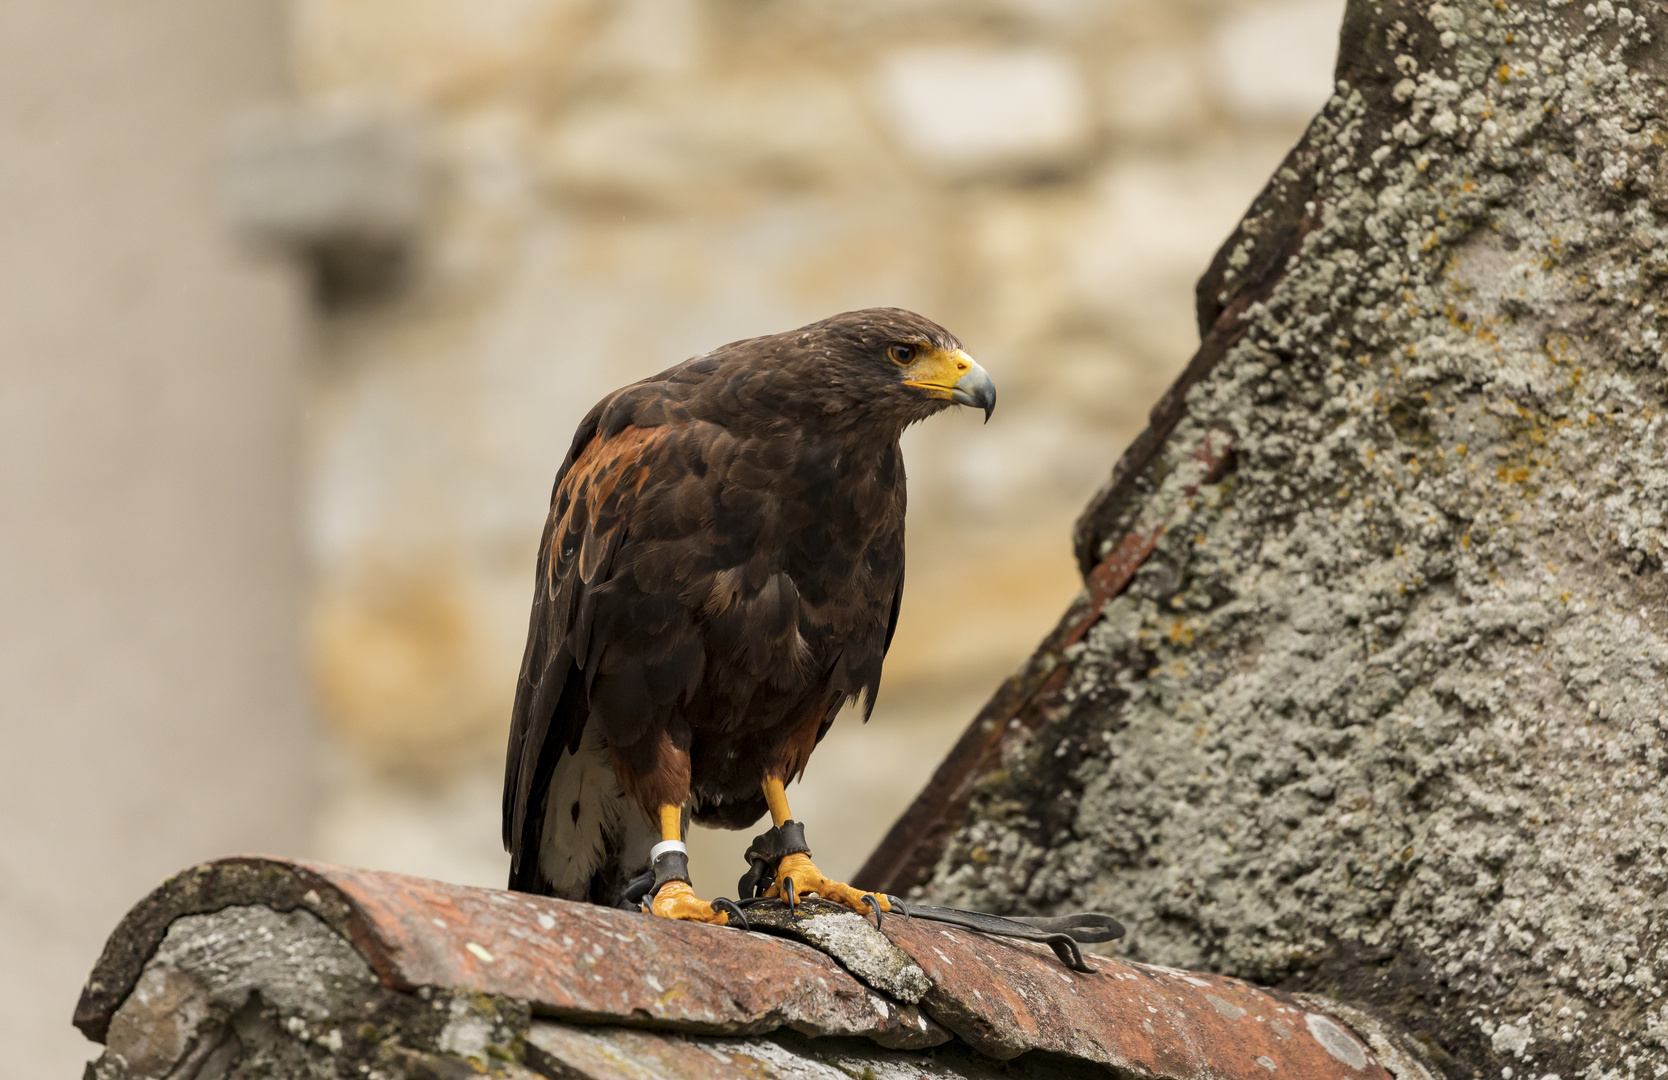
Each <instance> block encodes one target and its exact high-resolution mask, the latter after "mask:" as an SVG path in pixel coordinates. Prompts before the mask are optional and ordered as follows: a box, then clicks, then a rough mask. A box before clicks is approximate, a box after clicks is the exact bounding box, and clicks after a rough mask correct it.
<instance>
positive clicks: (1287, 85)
mask: <svg viewBox="0 0 1668 1080" xmlns="http://www.w3.org/2000/svg"><path fill="white" fill-rule="evenodd" d="M1341 10H1342V5H1341V3H1339V2H1337V0H1293V2H1280V0H1271V2H1267V3H1251V2H1241V3H1232V2H1226V0H1187V2H1176V0H1123V2H1118V0H957V2H938V0H909V2H898V0H886V2H880V0H853V2H843V3H838V4H830V3H818V2H811V0H780V2H772V3H759V2H756V0H620V2H612V3H599V2H586V0H517V2H509V0H501V2H497V3H491V4H486V3H478V2H465V0H452V2H445V0H423V2H412V0H380V2H367V0H354V2H347V0H296V2H295V3H294V4H292V6H291V11H292V19H293V36H294V56H295V71H296V77H297V80H298V83H299V85H300V89H301V93H302V95H303V97H304V99H305V100H306V101H307V102H308V103H309V105H310V107H311V108H312V109H313V110H314V111H315V113H316V114H317V115H320V116H326V115H328V116H335V117H337V118H340V117H343V116H348V117H360V118H369V119H366V120H365V122H367V123H376V122H387V123H393V122H395V120H394V119H391V118H395V117H398V118H399V119H398V122H399V123H401V124H407V123H413V122H414V123H415V124H416V125H417V127H418V128H419V129H420V130H421V131H422V132H423V138H424V139H425V141H426V145H427V151H426V154H427V157H426V159H425V160H426V161H427V162H428V165H427V166H426V168H427V170H428V173H427V175H428V178H429V183H430V187H429V190H430V191H431V196H430V201H429V202H428V203H427V205H426V209H425V210H424V214H423V216H422V219H421V221H420V222H417V223H416V224H414V225H412V226H411V228H410V235H409V236H408V237H407V238H406V239H405V241H404V243H405V244H406V249H405V251H404V254H403V255H402V259H403V261H402V262H401V263H400V266H399V267H398V269H397V272H395V273H394V274H393V275H392V276H393V278H394V280H393V284H392V285H389V284H388V283H387V282H384V283H383V285H382V287H380V288H378V289H368V290H363V291H362V292H360V293H355V292H354V291H352V290H348V291H347V292H346V293H345V294H338V293H336V292H330V293H329V294H328V296H327V299H328V300H329V305H328V306H327V307H325V308H323V309H322V311H321V317H320V321H319V325H318V349H317V353H318V355H317V359H316V362H315V365H314V367H313V378H312V389H311V406H310V409H309V429H308V470H309V477H310V487H309V501H308V511H307V517H308V528H309V542H310V545H311V552H312V558H313V564H314V567H315V575H316V577H315V588H314V594H313V600H312V616H311V637H312V644H313V657H314V661H313V662H314V671H315V674H316V680H317V685H318V687H319V690H320V696H321V700H322V703H323V707H324V709H325V711H326V714H327V716H328V719H329V722H330V725H331V728H332V730H333V732H334V733H335V735H336V736H337V738H338V740H339V743H340V745H341V746H343V747H345V748H347V752H346V753H345V754H344V755H343V757H342V769H341V774H342V775H341V779H340V782H339V784H338V787H337V795H336V797H335V798H334V799H333V800H332V801H331V803H330V804H329V805H328V806H327V807H326V820H325V824H324V834H323V845H324V852H323V853H324V854H326V855H327V856H329V857H333V858H338V859H342V860H344V861H352V862H358V863H363V864H371V865H383V866H398V867H401V868H406V869H412V870H418V871H423V872H429V873H434V874H437V875H440V876H445V877H450V878H453V879H455V880H474V881H481V882H484V883H497V882H498V881H499V880H500V879H501V874H502V872H503V870H502V867H503V862H502V858H501V856H500V855H499V854H498V851H497V824H496V817H495V815H496V805H497V801H496V785H497V775H496V773H497V769H498V767H499V766H498V761H497V757H498V755H499V753H500V752H501V751H500V746H501V740H502V737H503V732H504V728H505V722H506V718H507V714H508V707H509V700H510V693H511V690H512V682H513V678H514V673H515V670H516V665H517V662H518V660H519V656H520V649H521V644H522V635H523V633H524V628H525V618H526V609H527V604H528V597H529V576H530V568H531V564H532V557H533V552H534V549H535V547H536V543H537V536H538V530H539V527H540V525H541V524H542V518H543V513H544V508H545V505H546V500H547V498H548V494H549V485H550V481H551V477H552V474H553V472H554V469H555V467H556V464H557V463H558V461H559V460H560V458H561V456H562V454H563V452H564V450H565V448H566V444H567V440H568V438H569V436H570V433H571V431H572V428H573V426H574V424H575V422H576V421H577V419H578V418H579V416H580V415H581V414H582V413H583V411H584V410H585V409H586V408H588V407H589V405H590V404H591V403H592V402H593V401H594V400H595V399H596V398H597V397H599V396H600V395H601V394H603V393H604V392H606V391H607V390H609V389H611V388H613V387H614V386H617V385H619V384H621V383H623V382H626V381H629V380H631V379H633V378H636V377H639V376H641V375H643V374H647V373H649V372H652V371H655V370H659V369H660V368H662V367H664V366H666V365H668V364H670V363H672V362H675V361H677V360H680V359H682V358H684V357H686V356H689V355H692V354H694V353H696V352H699V351H702V350H705V349H707V348H710V347H711V346H713V345H716V344H719V343H722V342H725V341H729V340H733V339H735V338H739V337H745V336H749V335H752V334H756V333H764V332H773V331H776V330H780V329H785V328H788V327H791V326H795V325H799V324H801V323H803V322H807V321H810V320H812V319H815V318H819V317H821V316H824V315H826V314H829V313H831V312H834V311H837V310H842V309H846V308H851V307H858V306H864V305H870V304H896V305H902V306H907V307H912V308H916V309H918V310H921V311H923V312H924V313H927V314H929V315H931V316H933V317H935V318H937V319H939V320H940V321H942V322H943V323H945V324H946V325H948V326H949V327H950V328H951V329H952V330H954V331H955V332H956V333H957V334H959V335H960V336H961V337H962V338H963V339H964V340H965V341H966V342H967V344H968V345H969V347H970V350H971V351H972V352H973V353H974V355H975V356H977V357H979V359H980V360H981V361H982V362H983V363H984V364H985V366H986V367H988V368H989V369H990V370H991V372H992V373H993V374H994V376H995V378H996V381H997V383H998V384H999V386H1000V388H1001V395H1002V407H1001V409H1000V410H999V411H998V412H997V413H996V416H995V418H994V420H993V421H992V422H991V424H990V425H989V426H988V427H981V426H980V425H979V424H977V423H976V422H975V421H974V419H973V418H972V417H970V416H965V417H948V418H944V419H942V420H940V421H938V422H936V423H933V424H931V425H926V426H924V427H923V428H922V429H919V430H917V431H915V432H912V433H911V434H910V435H909V437H908V442H907V453H908V456H909V465H910V470H911V476H912V490H911V515H912V516H911V521H910V530H911V532H910V572H909V580H910V586H909V590H908V593H907V597H906V602H905V609H904V616H903V623H902V625H901V627H900V630H899V634H898V639H897V643H896V645H895V646H894V649H893V656H892V658H891V660H890V662H889V664H888V676H887V682H886V685H885V689H884V691H883V693H882V697H881V702H880V708H879V710H878V711H877V713H876V718H875V721H874V723H873V724H871V725H870V726H869V727H868V728H867V729H866V730H859V729H857V726H856V725H855V724H849V725H842V726H838V727H836V729H835V732H834V734H833V735H832V736H831V737H830V739H829V741H828V743H827V744H825V746H824V747H823V748H822V749H821V751H820V752H819V755H818V757H817V759H816V761H815V763H814V764H813V766H812V769H811V772H810V774H809V776H808V779H807V784H806V786H805V788H804V789H803V790H802V793H801V794H800V795H799V797H798V801H797V802H796V804H795V805H796V807H798V808H799V812H800V814H801V816H803V817H805V818H807V819H808V820H810V821H812V822H818V821H823V822H830V821H831V819H832V818H833V817H834V816H835V815H838V816H839V818H840V820H841V824H840V826H839V827H838V828H835V827H834V826H833V825H832V824H831V823H830V824H823V825H821V826H820V827H818V826H816V825H813V832H812V836H813V839H814V842H815V843H817V844H818V850H819V851H821V852H824V853H826V855H827V861H828V862H829V863H831V864H832V868H833V869H835V870H840V869H841V868H842V867H844V868H846V869H850V868H852V867H855V865H856V863H857V860H858V859H859V858H861V856H862V855H863V854H864V853H865V852H866V850H867V848H868V847H870V846H871V845H872V843H873V841H874V839H875V838H876V837H878V835H879V832H880V830H881V829H882V828H884V825H885V823H886V822H887V821H888V820H889V819H890V818H891V817H892V816H893V815H894V814H895V813H896V811H897V810H898V809H900V808H901V807H902V806H903V805H904V803H905V801H906V800H907V799H908V798H909V797H910V796H911V795H912V794H913V792H914V790H915V789H916V788H917V787H918V786H919V784H920V782H921V780H922V779H923V778H924V777H925V775H926V772H927V771H928V770H929V769H930V767H931V765H932V764H933V762H935V761H936V760H937V759H938V757H939V756H940V755H941V753H942V751H943V748H944V747H945V746H946V745H947V744H948V742H949V740H950V739H951V738H953V735H954V732H955V731H956V729H957V728H959V726H960V725H961V724H962V723H963V722H964V721H965V719H966V718H967V717H968V716H970V715H971V714H972V712H973V711H974V709H975V707H976V706H977V703H978V702H979V701H980V700H982V699H983V697H984V696H985V695H986V694H988V692H989V690H990V689H991V688H992V687H993V686H994V685H995V683H996V682H997V681H998V680H999V679H1000V678H1001V677H1002V676H1003V675H1005V674H1006V673H1007V672H1008V671H1009V670H1010V669H1011V668H1012V667H1013V666H1014V665H1015V664H1016V663H1017V662H1018V661H1019V660H1020V659H1021V658H1022V657H1023V656H1024V655H1025V654H1026V653H1027V652H1028V651H1029V650H1030V648H1031V647H1032V645H1033V644H1034V643H1035V641H1036V640H1037V638H1038V637H1040V636H1041V634H1042V633H1043V632H1044V630H1045V629H1046V628H1047V626H1048V625H1049V623H1050V622H1051V621H1052V619H1053V617H1054V615H1055V614H1056V613H1057V612H1058V610H1059V608H1060V607H1061V606H1062V605H1063V604H1064V603H1065V602H1066V600H1068V599H1069V597H1070V596H1071V595H1072V593H1073V592H1074V591H1075V590H1076V589H1077V587H1078V584H1077V576H1076V572H1075V570H1074V568H1073V567H1072V564H1071V559H1070V552H1069V543H1068V536H1069V523H1070V520H1071V518H1072V516H1073V515H1074V514H1075V512H1076V510H1077V509H1078V508H1079V507H1080V506H1081V505H1082V502H1083V500H1084V499H1085V498H1086V497H1087V495H1088V493H1089V492H1090V491H1092V490H1093V489H1094V487H1095V486H1096V485H1097V484H1098V483H1099V482H1100V481H1101V480H1102V479H1103V476H1104V473H1105V470H1106V468H1107V467H1108V465H1109V464H1110V463H1111V461H1112V460H1113V459H1114V458H1115V457H1116V455H1117V453H1118V452H1119V451H1120V450H1121V449H1122V447H1123V446H1124V445H1125V444H1126V443H1127V442H1128V440H1129V439H1130V438H1131V437H1132V436H1133V435H1134V434H1135V433H1136V432H1137V431H1138V430H1139V429H1140V427H1141V426H1142V424H1143V423H1144V418H1145V413H1146V410H1147V409H1148V408H1149V407H1150V406H1151V404H1152V403H1153V401H1155V400H1156V398H1157V397H1158V395H1159V393H1160V392H1161V391H1162V389H1163V387H1164V386H1165V385H1167V384H1168V382H1169V381H1170V379H1171V377H1172V376H1173V375H1174V373H1175V372H1176V370H1177V369H1178V368H1179V366H1180V364H1181V363H1182V362H1184V361H1185V359H1186V357H1187V356H1188V355H1189V354H1190V353H1191V352H1192V350H1193V348H1194V346H1195V344H1196V341H1197V335H1196V331H1195V330H1194V327H1193V282H1194V279H1195V278H1196V277H1197V276H1198V274H1199V273H1200V271H1201V270H1202V269H1203V268H1204V267H1205V265H1206V264H1207V262H1208V261H1209V257H1210V254H1211V252H1213V251H1214V250H1215V248H1216V247H1217V245H1218V244H1219V243H1220V242H1221V240H1222V238H1223V237H1225V236H1226V235H1227V234H1228V232H1229V230H1230V229H1231V227H1232V225H1233V223H1234V221H1235V220H1237V218H1238V216H1239V214H1240V213H1241V212H1242V211H1243V209H1244V207H1245V206H1246V204H1247V203H1248V202H1249V201H1250V199H1251V197H1252V196H1253V195H1254V194H1255V192H1256V191H1257V190H1258V189H1259V188H1260V187H1261V185H1262V183H1263V182H1264V180H1265V179H1266V177H1267V176H1268V174H1269V172H1270V171H1271V169H1272V168H1273V167H1274V165H1275V164H1276V163H1277V162H1278V161H1279V160H1280V158H1281V156H1282V155H1283V154H1284V153H1285V151H1286V150H1287V148H1288V147H1289V146H1290V144H1291V143H1292V141H1293V140H1294V139H1295V138H1296V137H1297V135H1298V134H1299V133H1300V132H1301V130H1302V128H1303V125H1304V124H1305V123H1306V122H1307V120H1308V118H1309V117H1310V116H1311V115H1312V114H1313V113H1314V111H1315V110H1316V109H1317V108H1318V107H1319V106H1320V105H1321V104H1322V103H1323V102H1324V101H1325V99H1326V97H1327V94H1328V93H1329V92H1330V82H1331V77H1330V76H1331V65H1332V57H1333V53H1334V49H1335V40H1336V29H1337V25H1338V19H1339V16H1340V13H1341ZM377 118H381V120H378V119H377ZM413 118H415V119H413ZM413 167H414V168H415V167H418V166H413ZM315 254H316V250H315ZM326 276H327V277H328V275H326ZM330 280H335V279H333V278H332V279H330ZM326 284H327V285H328V284H329V282H328V281H327V282H326ZM970 582H977V583H978V584H977V587H973V586H971V585H970V584H969V583H970ZM837 785H838V786H839V787H843V789H844V790H845V791H846V792H847V793H848V795H849V794H855V795H857V796H859V798H858V799H856V800H852V799H850V798H848V799H846V800H845V801H844V803H843V807H844V808H842V804H841V803H839V802H836V797H837V794H838V792H837ZM854 801H856V802H862V803H866V804H867V805H868V806H870V807H871V808H872V809H871V810H869V811H867V812H866V813H864V814H861V815H859V817H858V819H856V820H854V819H853V818H852V813H851V811H850V809H849V807H850V806H851V805H852V803H853V802H854ZM705 839H707V838H700V837H698V838H697V849H696V850H697V856H698V857H697V874H698V875H703V874H705V875H706V880H708V881H715V882H716V883H715V884H714V885H712V886H711V887H712V888H714V889H722V888H723V887H725V886H726V885H727V883H728V881H729V880H730V878H729V874H730V873H732V872H733V866H734V865H735V864H733V863H732V864H730V865H727V866H726V867H725V868H724V871H723V873H722V875H719V876H717V877H716V878H714V877H713V876H712V875H715V874H718V871H716V870H712V871H704V870H703V869H702V866H701V858H700V856H701V855H702V853H703V852H705V853H706V854H707V856H708V857H710V858H712V859H717V858H719V857H720V855H723V857H725V858H733V855H734V852H733V851H731V850H730V848H731V847H735V845H730V846H728V847H727V846H725V844H724V843H722V842H720V843H718V845H717V846H716V847H712V846H707V847H702V846H701V842H702V841H703V840H705Z"/></svg>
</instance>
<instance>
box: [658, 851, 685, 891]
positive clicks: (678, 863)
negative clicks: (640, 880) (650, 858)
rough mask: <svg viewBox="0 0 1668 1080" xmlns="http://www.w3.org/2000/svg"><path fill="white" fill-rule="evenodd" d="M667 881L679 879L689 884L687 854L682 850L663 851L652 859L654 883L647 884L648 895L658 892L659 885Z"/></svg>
mask: <svg viewBox="0 0 1668 1080" xmlns="http://www.w3.org/2000/svg"><path fill="white" fill-rule="evenodd" d="M668 881H681V882H683V883H684V884H685V885H688V884H689V856H688V854H686V853H685V852H682V851H663V852H661V853H660V857H659V858H657V859H655V861H654V884H653V885H651V886H649V892H648V895H650V896H654V895H655V894H656V893H658V892H660V887H661V886H662V885H664V884H666V883H667V882H668Z"/></svg>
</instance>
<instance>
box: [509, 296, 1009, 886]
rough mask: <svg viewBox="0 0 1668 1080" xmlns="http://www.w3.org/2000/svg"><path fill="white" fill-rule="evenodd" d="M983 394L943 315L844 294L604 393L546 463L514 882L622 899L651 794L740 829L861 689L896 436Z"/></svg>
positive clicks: (898, 585)
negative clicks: (784, 328)
mask: <svg viewBox="0 0 1668 1080" xmlns="http://www.w3.org/2000/svg"><path fill="white" fill-rule="evenodd" d="M957 401H959V402H961V403H964V404H976V405H979V406H982V407H984V408H985V409H986V412H987V415H988V412H989V409H990V407H991V406H993V405H994V401H995V396H994V388H993V387H992V386H991V384H990V380H989V378H988V377H987V376H985V375H984V372H983V370H982V369H980V368H979V367H978V365H976V364H973V363H972V361H971V359H969V358H968V357H967V355H966V353H965V352H963V351H962V350H961V346H960V343H959V342H957V341H956V339H955V338H953V337H952V336H951V335H950V334H949V333H948V332H947V331H945V330H944V329H943V328H942V327H940V326H938V325H936V324H935V323H933V322H931V321H929V320H927V319H925V318H922V317H921V316H919V315H915V314H913V313H911V312H907V311H902V310H898V309H892V308H881V309H870V310H865V311H855V312H848V313H846V314H843V315H837V316H834V317H833V318H830V319H825V320H823V321H821V322H817V323H812V324H811V325H809V326H805V327H802V328H800V329H799V330H794V331H790V332H788V333H784V334H776V335H773V336H770V337H760V338H752V339H749V340H746V341H738V342H734V343H732V344H730V345H725V346H723V347H722V348H719V349H715V350H714V351H712V352H710V353H708V354H706V355H704V356H698V357H695V358H693V359H691V360H687V361H685V362H684V363H682V364H679V365H677V366H676V367H673V368H669V369H668V370H666V371H664V372H661V373H660V374H658V375H655V376H653V377H651V378H648V379H644V380H642V381H641V382H637V383H633V384H632V385H630V386H627V387H624V388H622V389H620V390H617V391H615V392H614V393H612V394H610V395H608V396H607V397H606V398H604V399H603V400H602V401H601V402H599V403H598V404H597V405H596V407H595V408H593V409H592V410H591V411H590V413H589V414H587V415H586V417H585V419H584V420H583V421H582V422H581V424H580V425H579V430H578V431H577V432H576V433H575V435H574V439H573V443H572V446H571V448H570V449H569V451H568V455H567V459H566V460H565V461H564V462H563V463H562V466H561V469H560V470H559V471H558V472H557V474H556V484H555V489H554V491H553V492H552V496H551V507H550V514H549V518H548V520H547V522H546V524H545V530H544V537H543V540H542V541H541V543H540V545H539V555H538V564H537V575H536V579H535V592H534V598H533V610H532V617H531V620H530V624H529V627H528V636H527V648H526V653H525V656H524V658H523V660H522V666H521V674H520V678H519V679H518V681H517V684H516V698H515V707H514V712H513V716H512V725H511V731H510V744H509V754H508V760H507V762H506V768H505V777H504V845H505V847H506V849H507V850H509V852H510V853H511V856H512V867H511V872H510V887H511V888H514V889H521V890H525V891H530V892H538V893H547V894H554V895H561V896H567V897H569V898H570V899H589V900H592V901H595V902H599V903H607V904H616V903H618V902H619V901H620V894H621V891H622V889H623V888H624V885H625V883H626V882H627V881H628V880H629V879H630V877H631V876H632V875H633V874H635V873H637V872H639V871H641V870H643V869H644V868H645V867H646V866H647V864H648V848H649V846H650V845H652V844H653V843H654V841H655V840H658V839H660V835H661V834H660V832H659V831H658V830H659V824H658V819H657V816H656V815H657V813H658V812H659V810H660V808H661V807H665V806H668V805H670V806H674V807H676V806H684V807H687V808H688V810H689V812H690V813H691V814H692V816H693V818H694V820H695V821H696V822H699V823H703V824H712V825H719V826H723V827H727V828H743V827H746V826H748V825H751V824H752V823H754V822H755V821H756V820H758V818H759V817H760V816H761V815H762V814H763V813H764V812H765V809H766V801H765V796H764V794H763V793H762V791H761V784H762V782H763V781H764V780H765V779H766V778H767V776H775V777H777V778H779V779H783V780H787V779H790V778H792V777H793V776H795V775H798V774H799V773H800V772H801V771H802V770H803V769H804V767H805V761H806V759H807V758H808V757H809V755H810V753H811V750H812V748H813V747H814V746H815V745H816V743H817V742H818V741H819V740H820V739H821V738H822V736H823V735H824V734H825V733H826V732H827V730H828V728H829V725H830V724H832V723H833V721H834V718H835V716H836V715H837V714H838V713H839V712H840V709H841V706H842V705H844V704H845V703H846V702H848V701H850V700H852V699H854V698H857V697H862V698H863V699H864V701H865V703H866V706H865V718H867V709H868V708H872V706H873V704H874V699H875V693H876V691H877V689H878V688H879V684H880V674H881V662H882V660H883V659H884V657H885V655H886V650H887V647H888V645H890V643H891V640H892V632H893V629H894V628H895V627H896V625H897V618H898V609H899V605H900V603H901V602H902V595H903V581H904V468H903V458H902V454H901V451H900V449H899V446H898V438H899V436H900V435H901V434H902V432H903V430H904V428H905V427H907V426H908V425H909V424H911V423H913V422H915V421H917V420H921V419H924V418H926V417H928V416H930V415H932V414H933V413H936V412H938V411H940V410H941V409H943V408H945V407H946V406H948V405H949V404H951V403H952V402H957Z"/></svg>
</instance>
